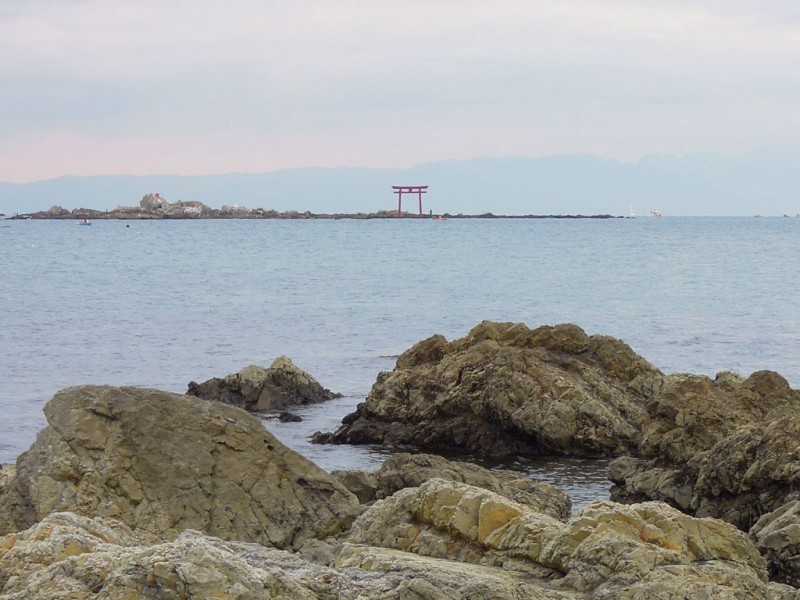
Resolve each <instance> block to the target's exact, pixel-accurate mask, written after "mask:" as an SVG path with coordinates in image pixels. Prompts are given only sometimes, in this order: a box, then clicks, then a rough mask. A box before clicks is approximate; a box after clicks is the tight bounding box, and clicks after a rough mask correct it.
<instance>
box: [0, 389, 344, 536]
mask: <svg viewBox="0 0 800 600" xmlns="http://www.w3.org/2000/svg"><path fill="white" fill-rule="evenodd" d="M45 415H46V417H47V421H48V426H47V427H46V428H45V429H43V430H42V431H41V432H40V433H39V435H38V436H37V439H36V441H35V442H34V444H33V445H32V446H31V448H30V450H28V451H27V452H25V453H24V454H22V455H21V456H20V457H19V459H18V460H17V465H16V469H17V472H16V475H15V477H14V479H13V480H12V482H11V483H8V484H7V485H6V486H5V491H4V492H3V493H2V495H0V533H7V532H14V531H19V530H22V529H25V528H27V527H30V526H32V525H33V524H34V523H36V522H38V521H40V520H41V519H43V518H44V517H46V516H47V515H48V514H50V513H53V512H58V511H71V512H75V513H78V514H82V515H86V516H92V517H94V516H99V517H108V518H113V519H116V520H118V521H120V522H122V523H124V524H125V525H127V526H129V527H132V528H134V529H136V530H142V531H147V532H150V533H152V534H154V535H157V536H159V537H162V538H165V539H172V538H174V537H175V536H176V535H178V533H180V532H181V531H183V530H185V529H197V530H200V531H203V532H206V533H208V534H210V535H214V536H217V537H220V538H223V539H228V540H239V541H247V542H259V543H261V544H265V545H270V546H276V547H279V548H287V547H294V546H297V545H299V544H301V543H302V542H303V541H305V540H307V539H309V538H315V537H319V538H322V537H325V536H328V535H333V534H336V533H338V532H340V531H342V530H343V529H346V528H347V527H348V526H349V524H350V522H351V521H352V519H353V518H354V516H355V514H356V512H357V511H358V500H357V499H356V498H355V496H353V495H352V494H351V493H350V492H349V491H347V489H345V488H344V487H343V486H342V485H340V484H339V483H338V482H337V481H335V480H334V479H333V478H331V477H330V476H329V475H328V474H327V473H325V472H324V471H322V470H321V469H319V468H318V467H316V466H315V465H314V464H312V463H311V462H309V461H308V460H306V459H305V458H303V457H301V456H300V455H298V454H297V453H295V452H293V451H292V450H289V449H288V448H286V447H285V446H284V445H283V444H282V443H281V442H279V441H278V440H276V439H275V438H274V437H273V436H272V435H271V434H270V433H269V432H267V431H266V430H265V429H264V428H263V426H262V424H261V422H260V421H259V420H258V419H256V418H255V417H253V416H251V415H248V414H247V413H245V412H244V411H241V410H239V409H236V408H233V407H230V406H225V405H223V404H220V403H217V402H205V401H200V400H197V399H192V398H188V397H186V396H182V395H178V394H170V393H167V392H160V391H157V390H147V389H139V388H116V387H109V386H82V387H74V388H69V389H66V390H62V391H60V392H58V393H57V394H56V395H55V396H54V397H53V399H52V400H51V401H50V402H49V403H48V404H47V406H46V407H45Z"/></svg>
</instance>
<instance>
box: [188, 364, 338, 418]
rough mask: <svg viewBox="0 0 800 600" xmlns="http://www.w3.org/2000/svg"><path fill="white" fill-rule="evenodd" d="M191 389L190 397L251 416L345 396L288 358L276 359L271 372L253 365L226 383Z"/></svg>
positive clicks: (192, 385) (216, 381)
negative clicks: (214, 402)
mask: <svg viewBox="0 0 800 600" xmlns="http://www.w3.org/2000/svg"><path fill="white" fill-rule="evenodd" d="M188 387H189V389H188V391H187V392H186V393H187V394H188V395H190V396H197V397H198V398H203V399H204V400H216V401H219V402H223V403H225V404H231V405H233V406H238V407H239V408H243V409H245V410H248V411H251V412H264V411H268V410H282V409H284V408H288V407H290V406H298V405H304V404H314V403H317V402H324V401H325V400H331V399H333V398H341V394H337V393H335V392H332V391H330V390H329V389H327V388H324V387H322V386H321V385H320V384H319V382H317V380H316V379H314V378H313V377H312V376H311V375H309V374H308V373H306V372H305V371H303V370H302V369H299V368H297V367H296V366H295V364H294V363H293V362H292V361H291V360H290V359H289V358H287V357H285V356H279V357H278V358H276V359H275V360H274V361H273V363H272V365H270V367H269V368H268V369H265V368H263V367H259V366H257V365H250V366H249V367H245V368H244V369H242V370H241V371H239V372H238V373H231V374H230V375H227V376H226V377H224V378H223V379H219V378H216V377H215V378H213V379H209V380H208V381H204V382H203V383H195V382H194V381H191V382H189V386H188Z"/></svg>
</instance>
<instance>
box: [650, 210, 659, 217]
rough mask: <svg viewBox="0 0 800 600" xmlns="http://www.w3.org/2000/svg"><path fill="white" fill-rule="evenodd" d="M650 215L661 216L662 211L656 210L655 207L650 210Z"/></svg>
mask: <svg viewBox="0 0 800 600" xmlns="http://www.w3.org/2000/svg"><path fill="white" fill-rule="evenodd" d="M650 216H651V217H660V216H661V211H660V210H656V209H655V208H654V209H653V210H651V211H650Z"/></svg>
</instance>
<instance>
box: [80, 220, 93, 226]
mask: <svg viewBox="0 0 800 600" xmlns="http://www.w3.org/2000/svg"><path fill="white" fill-rule="evenodd" d="M91 224H92V222H91V221H88V220H86V219H84V220H83V221H80V222H79V223H78V225H91Z"/></svg>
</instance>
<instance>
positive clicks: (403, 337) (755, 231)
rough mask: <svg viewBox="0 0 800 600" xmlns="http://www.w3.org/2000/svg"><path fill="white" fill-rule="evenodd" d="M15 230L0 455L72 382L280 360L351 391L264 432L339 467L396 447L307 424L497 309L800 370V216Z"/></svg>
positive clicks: (12, 450) (718, 360) (48, 225)
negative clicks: (320, 436)
mask: <svg viewBox="0 0 800 600" xmlns="http://www.w3.org/2000/svg"><path fill="white" fill-rule="evenodd" d="M4 224H7V225H9V226H8V227H3V228H0V303H1V304H0V462H11V461H13V460H14V459H15V458H16V456H17V455H18V454H19V453H20V452H22V451H24V450H25V449H27V447H28V446H29V445H30V444H31V442H32V441H33V439H34V437H35V435H36V432H37V431H38V430H39V429H40V428H42V427H43V426H44V417H43V415H42V407H43V406H44V404H45V403H46V402H47V400H49V399H50V397H52V395H53V394H54V393H55V392H56V391H57V390H58V389H61V388H63V387H67V386H70V385H77V384H84V383H98V384H99V383H108V384H114V385H137V386H148V387H157V388H160V389H165V390H170V391H175V392H184V391H185V390H186V385H187V383H188V382H189V381H191V380H195V381H203V380H205V379H208V378H210V377H215V376H223V375H225V374H227V373H231V372H235V371H239V370H240V369H241V368H242V367H244V366H246V365H248V364H254V363H255V364H260V365H265V366H267V365H269V364H270V363H271V362H272V360H273V359H274V358H275V357H276V356H278V355H281V354H284V355H287V356H289V357H290V358H292V360H293V361H294V362H295V363H296V364H297V365H298V366H299V367H300V368H302V369H305V370H307V371H309V372H310V373H311V374H312V375H314V376H315V377H316V378H317V379H318V380H319V381H320V383H322V384H323V385H324V386H325V387H328V388H330V389H332V390H335V391H338V392H341V393H343V394H345V398H342V399H340V400H336V401H332V402H330V403H326V404H324V405H319V406H315V407H307V408H304V409H303V410H301V411H298V412H299V413H300V414H301V416H303V417H304V421H302V422H300V423H278V422H277V421H274V420H267V421H266V424H267V426H268V428H270V429H271V430H273V431H274V433H275V434H276V435H278V437H280V438H281V439H282V440H284V441H285V442H286V443H288V444H289V445H290V446H291V447H293V448H294V449H296V450H298V451H299V452H301V453H302V454H304V455H305V456H307V457H308V458H310V459H311V460H313V461H314V462H316V463H317V464H319V465H320V466H322V467H323V468H325V469H328V470H332V469H338V468H374V467H377V466H378V465H379V464H380V463H381V462H382V460H383V459H384V458H385V456H386V453H387V452H388V450H386V449H380V448H373V447H343V446H318V445H312V444H310V442H309V441H308V438H309V436H310V435H311V434H312V433H313V432H314V431H316V430H333V429H335V428H336V426H337V425H338V423H339V421H340V419H341V418H342V417H343V416H344V415H345V414H347V413H349V412H351V411H352V410H353V409H354V408H355V406H356V404H357V403H358V402H361V401H363V399H364V397H365V396H366V395H367V393H368V392H369V389H370V386H371V385H372V383H373V382H374V380H375V377H376V375H377V374H378V372H379V371H381V370H390V369H391V368H393V366H394V358H393V357H395V356H396V355H398V354H400V353H401V352H403V351H404V350H406V349H407V348H408V347H410V346H411V345H412V344H414V343H416V342H417V341H419V340H421V339H423V338H426V337H428V336H429V335H431V334H433V333H442V334H444V335H445V336H446V337H448V339H453V338H456V337H461V336H463V335H465V334H466V333H467V331H468V330H469V329H471V328H472V327H473V326H474V325H476V324H477V323H478V322H480V321H481V320H483V319H491V320H496V321H521V322H525V323H526V324H528V325H529V326H530V327H535V326H538V325H543V324H556V323H562V322H573V323H577V324H578V325H580V326H581V327H583V328H584V329H585V330H586V331H587V332H588V333H590V334H595V333H601V334H608V335H613V336H615V337H619V338H621V339H623V340H624V341H626V342H627V343H628V344H629V345H630V346H631V347H633V349H634V350H636V351H637V352H639V353H640V354H642V355H643V356H644V357H645V358H646V359H648V360H649V361H650V362H652V363H653V364H654V365H655V366H657V367H659V368H660V369H662V370H663V371H665V372H674V371H689V372H693V373H703V374H709V375H712V376H713V375H714V374H715V373H716V372H717V371H720V370H735V371H738V372H740V373H742V374H744V375H749V374H750V373H751V372H752V371H755V370H759V369H774V370H776V371H778V372H780V373H781V374H782V375H784V376H785V377H786V378H787V379H789V381H790V383H791V384H792V386H793V387H797V385H798V384H800V361H798V360H797V358H796V356H797V355H798V348H800V304H798V302H797V301H796V296H797V290H798V289H800V266H798V259H797V255H798V250H799V249H800V219H794V218H792V219H781V218H762V219H747V218H668V217H664V218H660V219H654V218H639V219H615V220H501V221H500V220H468V221H467V220H465V221H459V220H449V221H444V222H437V221H414V220H405V221H398V220H385V221H381V220H373V221H348V220H341V221H162V222H132V223H125V222H118V221H102V222H95V223H94V224H93V226H92V227H77V226H76V225H75V223H72V222H64V221H42V222H31V221H27V222H26V221H5V222H4ZM127 225H129V226H127ZM507 466H510V467H512V468H518V469H520V470H523V471H525V472H528V473H531V474H532V475H534V476H536V477H538V478H541V479H543V480H545V481H548V482H551V483H554V484H556V485H559V486H560V487H562V488H563V489H565V490H566V491H568V492H569V493H570V494H571V495H572V496H573V500H574V502H575V504H577V505H580V504H582V503H585V502H586V501H588V500H591V499H594V498H600V497H607V493H608V488H609V484H608V482H607V481H606V479H605V470H606V466H607V462H606V461H598V462H594V461H584V460H563V459H558V460H553V459H539V458H530V457H529V458H525V459H523V458H520V459H519V460H518V461H516V462H513V463H511V464H510V465H507Z"/></svg>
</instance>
